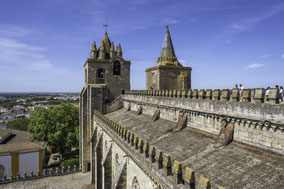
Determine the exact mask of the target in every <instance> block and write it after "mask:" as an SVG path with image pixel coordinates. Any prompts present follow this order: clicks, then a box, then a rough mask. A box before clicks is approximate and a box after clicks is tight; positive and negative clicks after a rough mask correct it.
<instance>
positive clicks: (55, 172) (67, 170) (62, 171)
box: [0, 165, 81, 184]
mask: <svg viewBox="0 0 284 189" xmlns="http://www.w3.org/2000/svg"><path fill="white" fill-rule="evenodd" d="M78 172H81V168H80V167H78V166H76V165H75V166H74V167H72V168H71V167H70V166H68V167H64V166H62V167H56V168H49V169H44V170H43V172H42V174H40V171H37V173H34V172H33V171H31V172H30V174H29V175H30V176H28V174H27V172H24V174H23V175H21V174H20V173H18V174H17V177H16V178H13V177H12V176H9V177H8V176H7V175H4V177H3V179H2V180H0V184H8V183H11V182H17V181H25V180H33V179H39V178H44V177H51V176H61V175H67V174H73V173H78Z"/></svg>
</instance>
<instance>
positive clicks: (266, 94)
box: [264, 87, 270, 101]
mask: <svg viewBox="0 0 284 189" xmlns="http://www.w3.org/2000/svg"><path fill="white" fill-rule="evenodd" d="M269 89H270V87H267V89H266V92H265V99H264V101H269V98H268V94H269Z"/></svg>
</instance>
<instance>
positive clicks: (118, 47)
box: [115, 43, 122, 57]
mask: <svg viewBox="0 0 284 189" xmlns="http://www.w3.org/2000/svg"><path fill="white" fill-rule="evenodd" d="M115 54H116V55H117V56H121V57H122V50H121V46H120V43H119V44H118V46H117V48H116V53H115Z"/></svg>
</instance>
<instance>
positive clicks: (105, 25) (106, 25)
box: [103, 17, 108, 32]
mask: <svg viewBox="0 0 284 189" xmlns="http://www.w3.org/2000/svg"><path fill="white" fill-rule="evenodd" d="M103 27H106V32H107V27H108V24H107V17H106V24H104V25H103Z"/></svg>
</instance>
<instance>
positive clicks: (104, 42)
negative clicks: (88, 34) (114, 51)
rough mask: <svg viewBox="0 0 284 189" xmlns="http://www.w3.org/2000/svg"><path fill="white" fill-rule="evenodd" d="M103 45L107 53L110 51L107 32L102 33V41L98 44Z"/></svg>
mask: <svg viewBox="0 0 284 189" xmlns="http://www.w3.org/2000/svg"><path fill="white" fill-rule="evenodd" d="M103 45H104V48H105V51H106V52H107V53H109V51H110V45H111V44H110V40H109V38H108V35H107V32H105V35H104V38H103V40H102V42H101V44H100V48H101V46H103Z"/></svg>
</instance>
